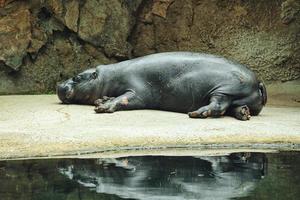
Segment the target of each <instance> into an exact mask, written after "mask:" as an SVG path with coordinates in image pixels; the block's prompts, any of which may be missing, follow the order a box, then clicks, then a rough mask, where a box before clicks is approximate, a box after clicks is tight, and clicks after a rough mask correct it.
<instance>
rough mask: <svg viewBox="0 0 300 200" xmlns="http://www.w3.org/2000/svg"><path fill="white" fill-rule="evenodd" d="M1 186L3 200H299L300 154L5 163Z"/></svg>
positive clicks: (0, 164)
mask: <svg viewBox="0 0 300 200" xmlns="http://www.w3.org/2000/svg"><path fill="white" fill-rule="evenodd" d="M0 184H1V185H0V200H16V199H22V200H27V199H28V200H29V199H30V200H39V199H43V200H49V199H53V200H54V199H55V200H65V199H66V200H92V199H93V200H95V199H101V200H121V199H158V200H160V199H161V200H164V199H172V200H177V199H243V200H248V199H249V200H250V199H284V200H289V199H295V200H296V199H299V197H300V152H280V153H251V152H246V153H245V152H241V153H232V154H229V155H224V156H199V157H197V156H135V157H123V158H117V159H115V158H107V159H43V160H16V161H0Z"/></svg>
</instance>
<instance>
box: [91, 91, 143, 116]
mask: <svg viewBox="0 0 300 200" xmlns="http://www.w3.org/2000/svg"><path fill="white" fill-rule="evenodd" d="M95 106H96V107H95V112H96V113H113V112H115V111H119V110H133V109H142V108H145V103H144V101H143V100H142V99H141V98H140V97H139V96H138V95H137V94H136V93H135V92H134V91H128V92H126V93H125V94H123V95H121V96H118V97H104V98H103V99H98V100H96V101H95Z"/></svg>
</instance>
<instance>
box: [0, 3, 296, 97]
mask: <svg viewBox="0 0 300 200" xmlns="http://www.w3.org/2000/svg"><path fill="white" fill-rule="evenodd" d="M299 10H300V4H299V2H298V1H297V0H286V1H283V0H279V1H263V2H262V1H259V0H255V1H251V2H247V1H230V2H226V1H222V0H217V1H210V0H202V1H194V0H180V1H179V0H153V1H147V0H135V1H131V0H111V1H104V0H89V1H80V0H66V1H62V0H43V1H42V0H29V1H14V0H7V1H1V6H0V44H1V45H0V94H15V93H45V92H54V90H55V85H56V82H58V81H61V80H63V79H65V78H66V77H70V76H72V75H73V74H76V73H78V72H79V71H81V70H84V69H86V68H89V67H94V66H95V65H99V64H107V63H112V62H117V61H120V60H124V59H128V58H132V57H136V56H142V55H145V54H150V53H156V52H163V51H180V50H187V51H197V52H206V53H213V54H219V55H222V56H225V57H227V58H229V59H235V60H237V61H239V62H241V63H243V64H246V65H248V66H249V67H251V68H252V69H253V70H254V71H256V73H257V74H258V75H259V77H260V78H261V79H263V80H264V81H288V80H294V79H298V78H300V12H299Z"/></svg>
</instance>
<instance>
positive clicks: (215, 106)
mask: <svg viewBox="0 0 300 200" xmlns="http://www.w3.org/2000/svg"><path fill="white" fill-rule="evenodd" d="M229 103H230V100H229V99H228V97H226V96H223V95H215V96H212V97H211V99H210V104H208V105H207V106H203V107H201V108H199V109H198V110H195V111H193V112H189V113H188V115H189V117H190V118H207V117H221V116H222V115H224V113H225V112H226V109H227V108H228V106H229Z"/></svg>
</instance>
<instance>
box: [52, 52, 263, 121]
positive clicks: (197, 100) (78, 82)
mask: <svg viewBox="0 0 300 200" xmlns="http://www.w3.org/2000/svg"><path fill="white" fill-rule="evenodd" d="M57 94H58V97H59V99H60V100H61V101H62V102H63V103H66V104H71V103H74V104H91V105H93V104H94V105H95V106H96V108H95V111H96V112H97V113H113V112H115V111H120V110H133V109H158V110H166V111H174V112H181V113H188V115H189V117H191V118H207V117H220V116H223V115H230V116H234V117H236V118H237V119H239V120H249V119H250V115H254V116H255V115H258V114H259V113H260V111H261V110H262V108H263V106H264V105H265V104H266V102H267V92H266V88H265V86H264V84H263V83H262V82H260V81H258V79H257V77H256V75H255V74H254V73H253V72H252V71H251V70H250V69H248V68H247V67H245V66H244V65H241V64H239V63H237V62H233V61H229V60H227V59H225V58H222V57H218V56H214V55H209V54H200V53H192V52H166V53H157V54H152V55H148V56H144V57H139V58H135V59H131V60H127V61H123V62H119V63H115V64H109V65H100V66H97V67H96V68H92V69H88V70H86V71H84V72H82V73H80V74H78V75H77V76H75V77H73V78H70V79H68V80H66V81H65V82H63V83H61V84H59V85H58V86H57Z"/></svg>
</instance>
